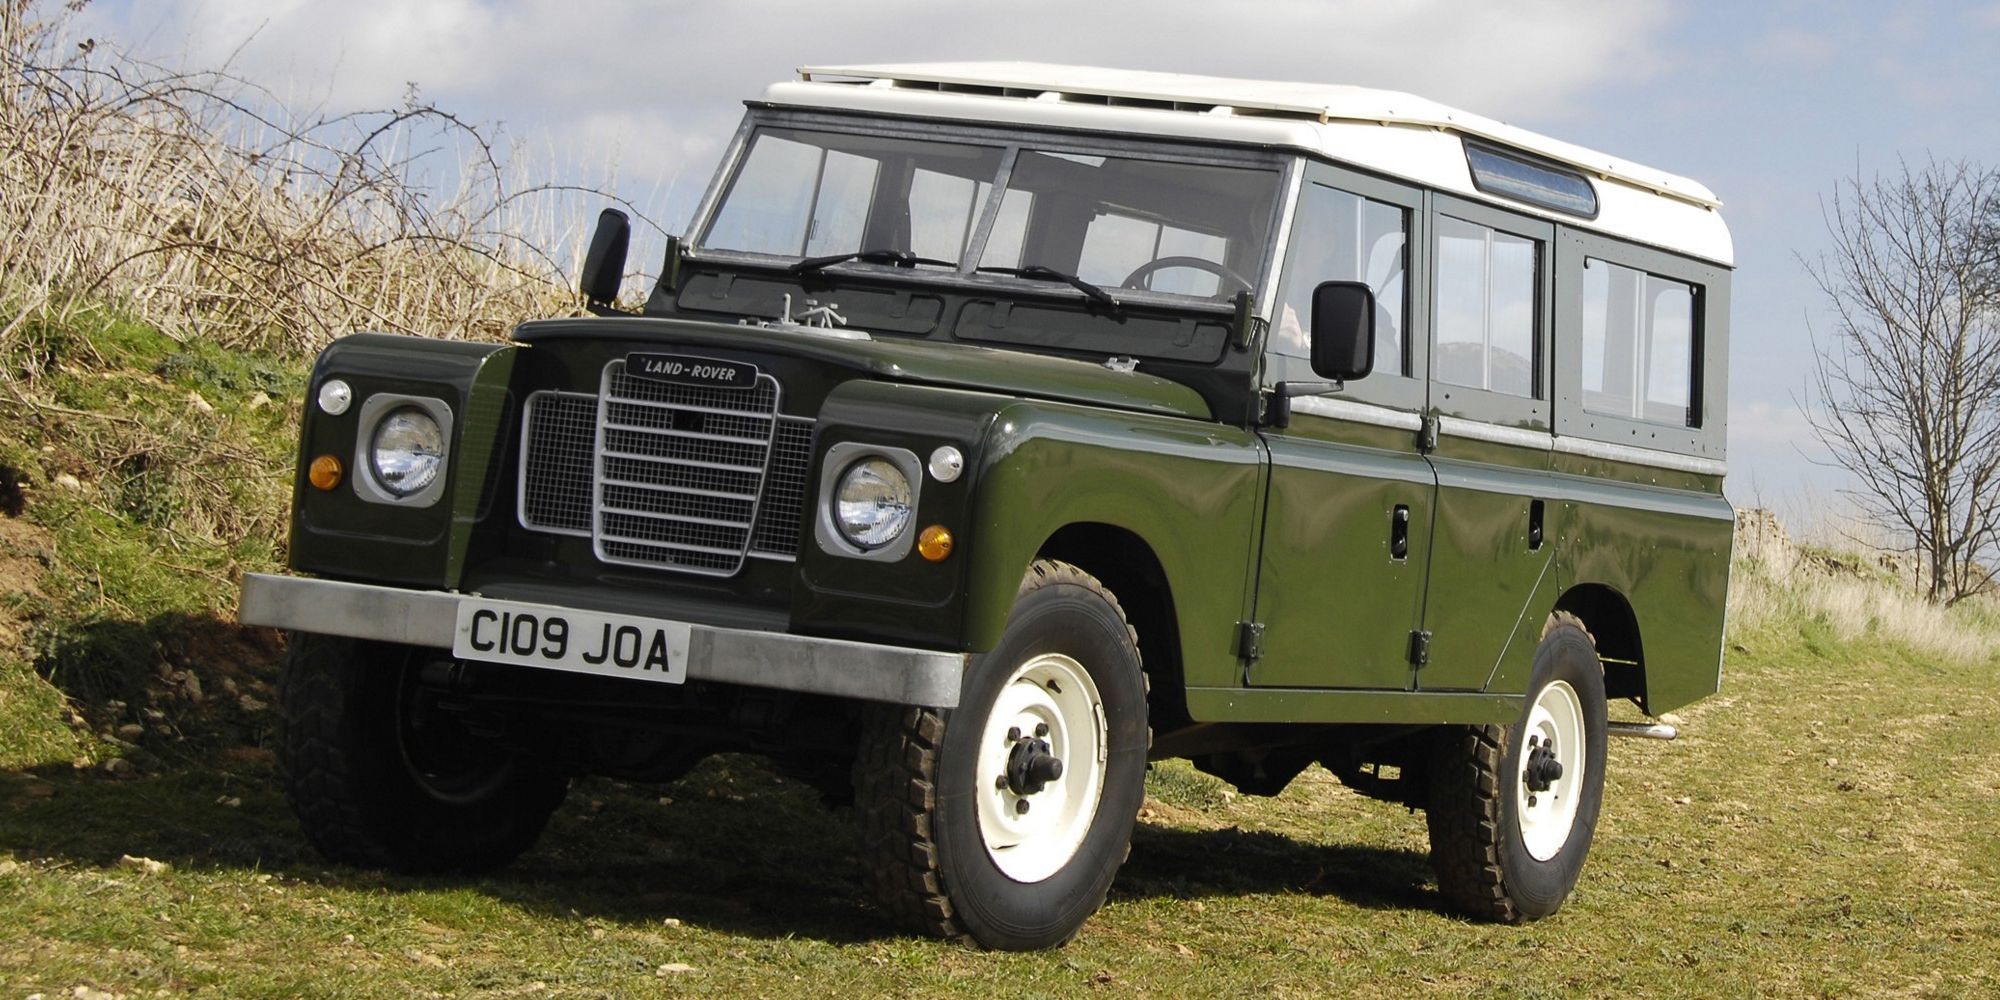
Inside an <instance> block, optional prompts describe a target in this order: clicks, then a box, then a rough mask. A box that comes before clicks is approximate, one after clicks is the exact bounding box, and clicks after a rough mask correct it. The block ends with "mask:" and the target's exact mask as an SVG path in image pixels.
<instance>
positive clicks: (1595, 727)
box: [1426, 614, 1605, 923]
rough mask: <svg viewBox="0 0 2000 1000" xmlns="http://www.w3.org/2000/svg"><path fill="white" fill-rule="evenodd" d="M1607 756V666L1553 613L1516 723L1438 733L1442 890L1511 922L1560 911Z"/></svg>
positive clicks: (1586, 842)
mask: <svg viewBox="0 0 2000 1000" xmlns="http://www.w3.org/2000/svg"><path fill="white" fill-rule="evenodd" d="M1604 762H1605V707H1604V668H1603V665H1602V664H1601V663H1600V662H1599V660H1598V658H1597V649H1596V646H1595V644H1593V643H1592V641H1591V638H1590V634H1589V633H1588V632H1586V631H1584V628H1583V625H1582V623H1581V622H1578V621H1577V620H1576V619H1575V618H1573V617H1570V616H1569V615H1566V614H1558V615H1556V616H1555V617H1553V618H1551V619H1550V620H1549V624H1548V626H1547V627H1546V628H1544V629H1543V632H1542V642H1541V645H1540V646H1539V647H1537V649H1536V651H1535V668H1534V673H1533V675H1532V677H1531V679H1530V681H1529V685H1528V696H1527V699H1526V703H1525V705H1524V706H1523V708H1522V712H1521V718H1520V719H1519V721H1517V722H1515V723H1514V724H1513V725H1511V726H1505V727H1501V726H1454V727H1450V728H1448V729H1446V730H1444V731H1443V732H1442V733H1441V734H1440V736H1439V739H1438V742H1437V745H1436V747H1435V750H1434V753H1433V756H1432V759H1431V768H1430V801H1429V807H1428V810H1427V813H1426V819H1427V821H1428V823H1429V825H1430V834H1431V866H1432V867H1433V868H1434V869H1435V870H1436V872H1437V878H1438V889H1439V891H1440V892H1442V893H1443V894H1444V896H1445V898H1446V899H1448V900H1450V901H1451V903H1452V905H1453V906H1455V907H1457V908H1458V909H1460V910H1462V911H1464V912H1465V913H1467V914H1469V915H1472V916H1476V917H1482V918H1485V919H1489V920H1499V921H1505V922H1507V923H1520V922H1524V921H1528V920H1536V919H1539V918H1541V917H1545V916H1548V915H1549V914H1552V913H1554V912H1556V911H1557V910H1558V909H1560V908H1561V907H1562V904H1563V901H1564V900H1565V899H1567V898H1568V896H1569V893H1570V891H1571V890H1572V889H1573V888H1575V886H1576V881H1577V877H1578V875H1580V874H1581V872H1582V870H1583V862H1584V858H1585V857H1586V856H1587V855H1588V854H1589V853H1590V841H1591V838H1592V836H1593V835H1594V833H1595V832H1596V829H1597V813H1598V808H1599V806H1600V805H1601V804H1602V801H1603V797H1604Z"/></svg>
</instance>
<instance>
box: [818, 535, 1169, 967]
mask: <svg viewBox="0 0 2000 1000" xmlns="http://www.w3.org/2000/svg"><path fill="white" fill-rule="evenodd" d="M1149 732H1150V731H1149V729H1148V728H1147V723H1146V678H1145V674H1144V672H1143V670H1142V669H1141V665H1140V661H1139V651H1138V644H1137V640H1136V638H1135V636H1134V635H1133V633H1132V628H1131V626H1130V625H1128V624H1127V623H1126V621H1125V614H1124V612H1123V610H1122V609H1120V608H1119V606H1118V601H1117V598H1115V597H1114V596H1113V595H1112V594H1111V592H1110V591H1108V590H1106V589H1105V588H1104V586H1103V585H1102V584H1100V583H1099V582H1098V581H1097V580H1096V579H1094V578H1092V577H1091V576H1090V575H1089V574H1086V573H1084V572H1083V571H1081V570H1079V569H1077V568H1076V567H1074V566H1070V565H1068V564H1066V563H1059V562H1050V561H1043V562H1037V563H1035V565H1034V566H1033V567H1032V568H1031V569H1030V570H1029V573H1028V576H1027V578H1026V580H1024V581H1023V583H1022V585H1021V591H1020V594H1019V596H1018V597H1017V598H1016V600H1015V604H1014V610H1013V613H1012V615H1011V616H1010V618H1009V619H1008V623H1007V629H1006V632H1005V633H1004V634H1003V635H1002V636H1001V638H1000V642H999V643H998V644H996V645H995V646H994V648H993V650H992V651H991V652H988V653H985V654H982V655H980V656H978V657H976V658H975V659H974V660H973V662H972V665H971V667H970V668H969V672H968V674H967V676H966V679H965V684H964V689H963V691H962V693H961V697H960V701H959V706H958V707H957V708H955V709H951V710H949V711H937V710H932V709H923V708H909V707H891V706H882V707H880V708H877V709H875V710H873V712H872V714H871V716H870V718H869V721H868V723H867V725H866V726H865V727H864V732H863V736H862V740H863V742H862V748H861V755H860V757H859V759H858V760H857V761H856V764H855V800H856V807H857V812H858V814H859V819H860V821H861V824H862V835H863V841H864V848H865V850H866V852H867V862H868V873H869V880H870V882H871V884H872V888H873V890H874V893H875V896H876V898H877V899H878V900H879V901H880V902H881V903H882V904H883V906H884V907H885V908H887V909H888V910H889V911H890V913H892V914H893V915H895V916H897V917H898V918H899V919H901V920H902V922H904V923H905V924H908V925H910V926H912V927H913V928H915V929H918V930H921V931H925V932H928V933H932V934H937V935H940V936H944V937H953V938H963V939H967V940H970V941H972V942H975V943H977V944H980V945H983V946H985V947H988V948H998V949H1006V950H1026V949H1032V948H1048V947H1053V946H1055V945H1059V944H1062V943H1063V942H1065V941H1068V940H1069V939H1070V938H1071V937H1073V936H1075V934H1076V932H1077V930H1078V929H1079V928H1081V927H1082V926H1083V923H1084V921H1085V920H1087V919H1089V917H1090V915H1091V914H1092V913H1095V912H1096V911H1097V908H1098V907H1099V906H1101V905H1102V904H1103V902H1104V896H1105V893H1106V892H1107V891H1108V890H1109V889H1110V887H1111V880H1112V878H1113V877H1114V876H1115V875H1116V874H1117V873H1118V867H1119V865H1121V864H1123V863H1124V860H1125V856H1126V854H1127V852H1128V850H1129V848H1130V844H1131V838H1132V824H1133V822H1134V820H1135V819H1136V818H1137V815H1138V811H1139V804H1140V802H1141V800H1142V799H1143V798H1144V795H1145V776H1146V750H1147V745H1148V742H1149V738H1150V737H1149Z"/></svg>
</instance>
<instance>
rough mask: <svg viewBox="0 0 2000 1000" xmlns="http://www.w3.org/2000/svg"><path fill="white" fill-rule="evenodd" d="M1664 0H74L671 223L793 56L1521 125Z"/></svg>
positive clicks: (127, 32)
mask: <svg viewBox="0 0 2000 1000" xmlns="http://www.w3.org/2000/svg"><path fill="white" fill-rule="evenodd" d="M1668 10H1669V8H1668V6H1667V5H1666V3H1665V2H1664V0H1639V2H1631V3H1616V4H1589V5H1577V4H1572V3H1568V2H1566V0H1516V2H1510V3H1506V4H1495V3H1490V2H1484V0H1479V2H1471V0H1411V2H1405V3H1375V2H1368V0H1332V2H1328V0H1266V2H1258V3H1244V4H1234V5H1217V4H1213V3H1206V2H1197V0H1106V2H1099V3H1073V2H1066V0H1023V2H1019V3H1013V4H1006V5H1001V4H982V5H976V6H975V5H965V4H949V3H940V2H937V0H849V2H847V3H840V4H833V3H826V2H824V0H737V2H728V3H698V2H695V0H671V2H665V3H646V4H638V3H625V2H621V0H562V2H552V0H347V2H344V3H328V2H314V0H267V2H261V3H255V4H251V3H244V2H241V0H180V2H178V3H134V4H131V5H129V6H116V5H114V6H98V7H91V8H86V10H85V15H84V16H85V17H86V18H87V19H90V20H91V21H93V22H95V28H96V30H99V31H100V32H101V33H103V34H107V35H110V36H111V37H115V38H120V39H124V40H134V39H137V40H139V41H138V44H139V45H140V47H142V48H146V49H148V50H149V54H153V55H158V54H159V53H161V52H168V53H177V54H179V56H180V58H183V59H185V60H186V62H187V63H188V64H189V65H190V66H197V67H207V66H213V65H216V64H218V63H220V62H221V61H223V60H225V59H227V60H230V61H231V65H232V67H233V69H234V70H235V72H237V73H238V75H240V76H243V77H246V78H248V79H251V80H253V81H255V82H257V83H258V84H260V85H263V86H266V87H269V88H271V89H272V90H274V91H275V92H278V93H280V94H283V95H287V96H293V97H302V98H304V99H305V100H306V101H308V102H312V103H322V102H323V104H324V105H325V107H326V108H327V109H328V110H330V111H335V112H338V111H346V110H352V109H356V108H381V107H391V106H394V105H397V104H399V103H401V101H402V100H403V97H404V94H405V92H406V90H407V87H408V86H409V85H410V84H411V83H414V84H416V85H417V86H418V87H419V89H420V93H421V94H422V95H423V97H424V98H425V99H427V100H430V101H434V102H436V103H438V104H439V105H441V106H443V107H446V108H448V109H451V110H454V111H457V112H460V113H463V114H466V115H468V116H469V117H471V118H473V119H475V120H501V121H504V122H505V123H506V125H507V131H508V132H509V134H511V135H512V136H513V137H514V138H516V139H522V140H526V142H527V144H528V145H529V146H530V147H548V148H551V149H553V150H554V151H555V156H554V157H553V158H552V159H553V161H554V162H555V163H557V164H562V165H569V164H577V163H580V164H584V165H593V164H596V163H600V162H602V161H604V160H605V159H606V158H611V159H615V160H616V162H617V163H618V164H619V166H620V175H621V177H623V178H625V180H626V183H625V184H623V185H621V186H623V187H627V188H631V187H633V186H634V184H633V182H634V180H635V179H636V180H637V186H638V187H639V190H640V191H641V192H642V193H643V192H645V191H647V190H650V189H651V188H653V187H654V186H655V185H656V184H657V185H659V186H661V187H665V186H667V185H669V184H670V185H671V186H672V195H671V196H670V197H667V198H665V199H664V200H662V201H660V202H657V203H656V204H655V207H654V209H653V214H654V215H655V216H656V217H657V218H660V219H661V221H663V222H665V223H666V224H668V225H669V226H671V225H674V224H676V223H677V222H678V219H677V218H676V216H678V215H680V214H682V213H684V212H685V211H686V209H687V207H688V205H689V204H690V203H691V202H692V200H693V197H694V195H695V194H696V193H698V189H699V187H700V185H701V183H702V182H703V181H705V180H706V174H707V172H708V170H709V167H710V165H711V164H712V162H713V161H714V158H715V155H716V153H717V152H718V151H719V150H720V148H721V145H722V143H723V142H724V141H726V140H727V138H728V137H729V135H730V133H731V132H732V130H733V126H734V123H735V120H736V119H737V118H738V117H739V116H740V115H741V113H742V112H741V102H742V101H744V100H746V99H751V98H755V97H757V96H758V95H759V94H761V93H762V92H763V88H764V87H765V86H766V85H768V84H770V83H772V82H774V81H777V80H783V79H789V78H791V76H792V72H793V70H794V69H795V68H796V67H798V66H800V65H806V64H811V63H828V62H832V63H842V62H845V63H856V62H894V61H910V62H914V61H938V60H948V59H1006V60H1034V61H1043V62H1067V63H1081V64H1090V65H1109V66H1118V67H1125V68H1134V69H1152V70H1166V71H1175V72H1189V73H1202V74H1211V75H1223V76H1245V77H1253V78H1267V79H1291V80H1316V81H1323V82H1335V83H1354V84H1362V85H1367V86H1377V87H1386V88H1392V89H1399V90H1408V91H1411V92H1414V93H1418V94H1422V95H1423V96H1426V97H1430V98H1433V99H1436V100H1440V101H1443V102H1445V103H1448V104H1455V105H1458V106H1462V107H1465V108H1466V109H1468V110H1471V111H1475V112H1478V113H1480V114H1484V115H1488V116H1491V117H1494V118H1500V119H1503V120H1510V121H1514V122H1517V123H1521V124H1526V125H1529V126H1530V127H1534V126H1535V125H1536V124H1538V123H1543V122H1548V121H1550V120H1553V119H1559V118H1562V117H1564V116H1565V115H1569V114H1571V113H1574V112H1575V111H1576V110H1578V109H1579V108H1580V107H1581V106H1583V105H1584V104H1585V103H1586V102H1587V101H1588V99H1589V96H1590V93H1591V91H1592V89H1593V88H1595V87H1600V86H1605V85H1607V84H1608V83H1610V82H1614V81H1615V82H1625V81H1628V80H1631V79H1634V78H1639V77H1644V76H1646V75H1649V74H1652V73H1655V72H1658V71H1659V70H1660V69H1661V64H1660V61H1659V59H1658V57H1656V56H1655V55H1654V54H1653V53H1654V52H1655V51H1656V49H1657V48H1658V46H1657V44H1656V36H1657V35H1659V33H1660V32H1661V31H1662V30H1663V28H1664V27H1665V25H1666V24H1667V21H1668Z"/></svg>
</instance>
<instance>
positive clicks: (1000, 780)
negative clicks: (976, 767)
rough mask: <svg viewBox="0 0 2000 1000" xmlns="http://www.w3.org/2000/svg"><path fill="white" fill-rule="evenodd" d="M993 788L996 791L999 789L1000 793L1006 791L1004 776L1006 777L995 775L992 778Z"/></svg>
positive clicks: (1005, 778)
mask: <svg viewBox="0 0 2000 1000" xmlns="http://www.w3.org/2000/svg"><path fill="white" fill-rule="evenodd" d="M993 787H994V788H996V789H999V790H1000V791H1003V792H1004V791H1006V790H1007V776H1006V775H1004V774H1002V775H996V776H995V777H994V779H993Z"/></svg>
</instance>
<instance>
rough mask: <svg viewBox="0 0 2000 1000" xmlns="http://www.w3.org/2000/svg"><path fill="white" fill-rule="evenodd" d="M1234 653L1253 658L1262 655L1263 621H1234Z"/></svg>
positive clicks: (1248, 658)
mask: <svg viewBox="0 0 2000 1000" xmlns="http://www.w3.org/2000/svg"><path fill="white" fill-rule="evenodd" d="M1236 655H1237V656H1240V657H1242V658H1244V659H1246V660H1254V659H1256V658H1258V657H1260V656H1263V655H1264V623H1263V622H1237V623H1236Z"/></svg>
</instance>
